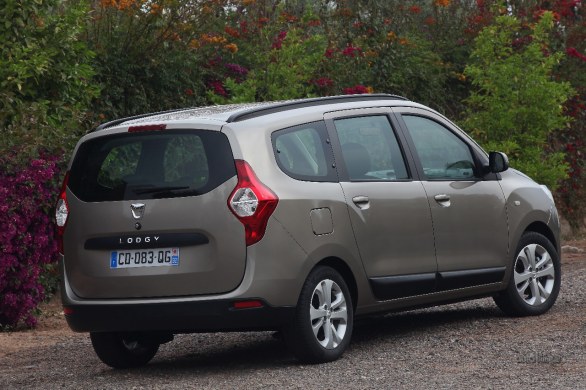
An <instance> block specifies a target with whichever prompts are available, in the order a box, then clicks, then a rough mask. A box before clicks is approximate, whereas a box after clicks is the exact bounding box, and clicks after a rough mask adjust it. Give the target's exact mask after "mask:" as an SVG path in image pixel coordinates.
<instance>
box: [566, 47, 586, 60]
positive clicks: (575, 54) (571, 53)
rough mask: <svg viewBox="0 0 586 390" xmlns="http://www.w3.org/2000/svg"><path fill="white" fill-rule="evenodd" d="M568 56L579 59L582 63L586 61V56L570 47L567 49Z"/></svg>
mask: <svg viewBox="0 0 586 390" xmlns="http://www.w3.org/2000/svg"><path fill="white" fill-rule="evenodd" d="M566 54H567V55H568V56H570V57H575V58H579V59H581V60H582V61H586V55H584V54H582V53H580V52H579V51H578V50H577V49H576V48H575V47H568V48H567V49H566Z"/></svg>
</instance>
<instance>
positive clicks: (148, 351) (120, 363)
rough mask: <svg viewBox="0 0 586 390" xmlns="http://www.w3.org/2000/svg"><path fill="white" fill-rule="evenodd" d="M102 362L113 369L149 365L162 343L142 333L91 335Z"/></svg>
mask: <svg viewBox="0 0 586 390" xmlns="http://www.w3.org/2000/svg"><path fill="white" fill-rule="evenodd" d="M90 338H91V340H92V345H93V347H94V351H96V355H98V357H99V358H100V360H101V361H102V362H104V363H106V364H107V365H109V366H110V367H113V368H132V367H140V366H144V365H145V364H147V363H148V362H149V361H150V360H151V359H152V358H153V357H154V356H155V354H156V353H157V351H158V350H159V345H160V343H159V342H158V341H156V340H155V339H153V338H149V337H147V336H145V335H143V334H140V333H117V332H116V333H115V332H104V333H90Z"/></svg>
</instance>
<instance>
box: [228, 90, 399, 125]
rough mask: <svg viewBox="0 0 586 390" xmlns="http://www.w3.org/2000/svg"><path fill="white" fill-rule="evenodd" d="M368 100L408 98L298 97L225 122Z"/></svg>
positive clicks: (256, 108)
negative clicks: (298, 98) (298, 109)
mask: <svg viewBox="0 0 586 390" xmlns="http://www.w3.org/2000/svg"><path fill="white" fill-rule="evenodd" d="M369 100H409V99H407V98H405V97H403V96H398V95H390V94H386V93H377V94H362V95H338V96H326V97H319V98H311V99H300V100H292V101H288V102H283V103H277V104H271V105H267V106H260V107H255V108H250V109H248V110H245V111H241V112H237V113H234V114H232V115H230V117H228V120H227V121H226V122H228V123H230V122H240V121H243V120H246V119H252V118H256V117H259V116H263V115H268V114H273V113H275V112H280V111H285V110H290V109H295V108H304V107H314V106H321V105H325V104H331V103H347V102H353V101H369Z"/></svg>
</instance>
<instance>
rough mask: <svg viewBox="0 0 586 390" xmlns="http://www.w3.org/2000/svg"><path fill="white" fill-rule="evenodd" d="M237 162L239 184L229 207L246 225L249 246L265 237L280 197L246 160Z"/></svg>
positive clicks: (231, 195)
mask: <svg viewBox="0 0 586 390" xmlns="http://www.w3.org/2000/svg"><path fill="white" fill-rule="evenodd" d="M235 163H236V172H237V174H238V184H237V185H236V188H234V191H232V194H230V197H229V198H228V207H229V208H230V210H231V211H232V212H233V213H234V215H236V217H237V218H238V219H239V220H240V222H242V224H243V225H244V229H245V234H246V245H247V246H249V245H252V244H254V243H256V242H259V241H260V240H261V239H262V238H263V236H264V234H265V229H266V227H267V223H268V221H269V217H270V216H271V214H272V213H273V211H275V208H276V207H277V203H278V202H279V198H278V197H277V195H275V193H274V192H273V191H271V190H270V189H269V188H268V187H266V186H265V185H264V184H262V183H261V181H260V180H258V178H257V177H256V175H255V174H254V171H253V170H252V168H251V167H250V165H248V163H247V162H246V161H244V160H236V161H235Z"/></svg>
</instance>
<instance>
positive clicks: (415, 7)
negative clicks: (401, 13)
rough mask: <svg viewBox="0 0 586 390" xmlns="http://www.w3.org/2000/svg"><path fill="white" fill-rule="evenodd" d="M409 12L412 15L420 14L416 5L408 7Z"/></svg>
mask: <svg viewBox="0 0 586 390" xmlns="http://www.w3.org/2000/svg"><path fill="white" fill-rule="evenodd" d="M409 12H411V13H412V14H419V13H421V7H419V6H417V5H412V6H411V7H409Z"/></svg>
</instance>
